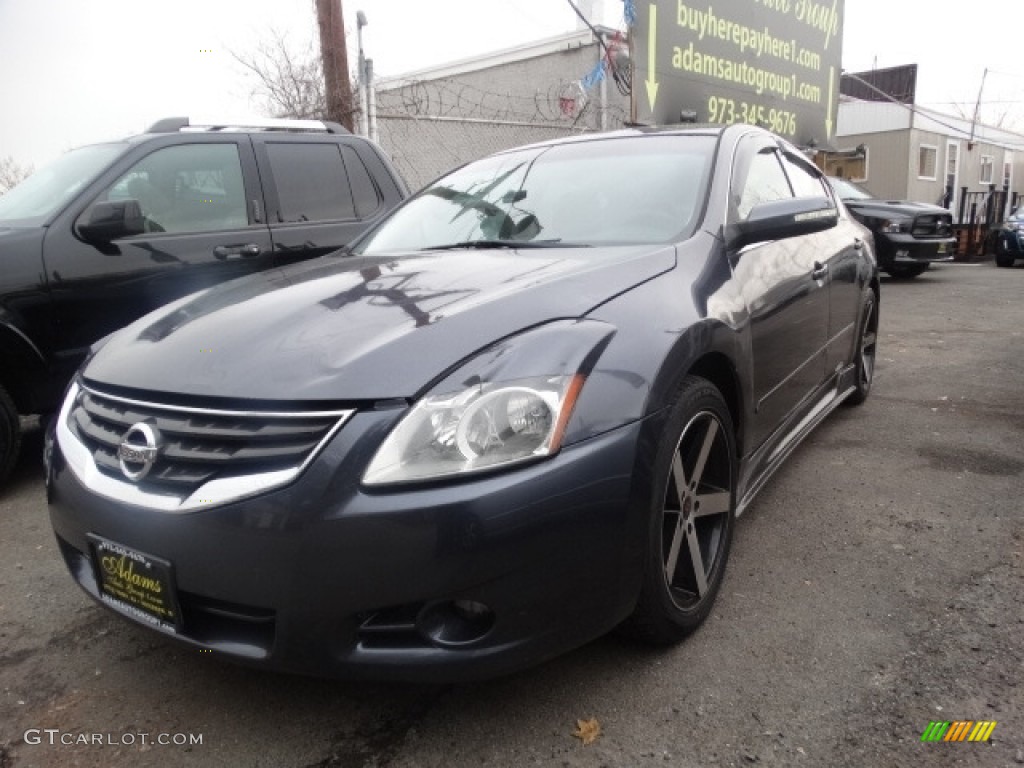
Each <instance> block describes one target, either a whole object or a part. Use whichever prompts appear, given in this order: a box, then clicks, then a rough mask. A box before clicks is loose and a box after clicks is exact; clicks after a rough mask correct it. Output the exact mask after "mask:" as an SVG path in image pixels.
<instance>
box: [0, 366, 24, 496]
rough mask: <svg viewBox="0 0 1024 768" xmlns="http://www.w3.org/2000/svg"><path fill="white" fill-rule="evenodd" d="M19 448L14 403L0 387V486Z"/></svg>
mask: <svg viewBox="0 0 1024 768" xmlns="http://www.w3.org/2000/svg"><path fill="white" fill-rule="evenodd" d="M20 447H21V421H20V420H19V418H18V409H17V408H15V407H14V401H13V400H11V397H10V395H8V394H7V390H5V389H4V388H3V387H2V386H0V486H2V485H3V484H4V481H6V480H7V476H8V475H10V473H11V470H12V469H13V468H14V463H15V462H16V461H17V460H18V450H19V449H20Z"/></svg>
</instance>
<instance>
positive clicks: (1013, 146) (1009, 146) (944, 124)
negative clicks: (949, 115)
mask: <svg viewBox="0 0 1024 768" xmlns="http://www.w3.org/2000/svg"><path fill="white" fill-rule="evenodd" d="M842 74H843V77H848V78H850V79H851V80H856V81H857V82H858V83H861V84H862V85H865V86H867V87H868V88H869V89H870V90H872V91H874V92H875V93H877V94H878V95H879V96H881V97H883V98H884V99H885V100H886V101H890V102H892V103H893V104H898V105H899V106H901V107H903V108H904V109H906V110H908V111H909V112H910V113H911V114H914V115H920V116H921V117H922V118H925V119H927V120H931V121H932V122H933V123H935V124H936V125H941V126H942V127H943V128H946V129H948V130H950V131H953V132H954V133H956V134H959V135H961V136H963V137H964V138H970V135H971V134H970V133H969V132H968V131H965V130H964V129H963V128H959V127H957V126H955V125H952V124H950V123H947V122H945V121H943V120H940V119H939V118H938V117H936V116H935V115H934V114H933V113H931V112H922V111H921V110H919V109H918V108H917V107H916V106H915V105H914V104H905V103H904V102H902V101H900V100H899V99H895V98H893V97H892V96H891V95H889V94H888V93H886V92H885V91H883V90H882V89H881V88H878V87H876V86H875V85H874V84H873V83H869V82H868V81H867V80H865V79H864V78H863V77H858V76H857V75H855V74H853V73H852V72H845V71H844V72H843V73H842ZM965 119H966V118H965ZM985 127H987V128H994V127H995V126H985ZM996 130H999V131H1003V132H1004V133H1011V131H1007V130H1006V129H1004V128H996ZM1022 140H1024V137H1022ZM991 143H993V144H996V143H997V144H998V145H999V146H1001V147H1003V148H1005V149H1013V150H1018V149H1021V150H1024V143H1020V144H1016V143H1014V142H1009V141H999V142H991Z"/></svg>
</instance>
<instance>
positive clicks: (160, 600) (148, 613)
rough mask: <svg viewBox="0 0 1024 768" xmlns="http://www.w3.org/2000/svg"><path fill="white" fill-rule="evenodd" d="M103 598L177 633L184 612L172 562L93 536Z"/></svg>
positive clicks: (141, 618) (142, 618) (95, 567)
mask: <svg viewBox="0 0 1024 768" xmlns="http://www.w3.org/2000/svg"><path fill="white" fill-rule="evenodd" d="M89 540H90V541H91V543H92V557H93V567H94V569H95V571H96V583H97V584H98V585H99V590H100V597H101V598H102V599H103V600H104V601H105V602H108V603H111V604H112V605H114V606H116V607H118V608H120V609H121V610H122V611H125V612H126V613H129V614H131V615H132V616H135V617H136V618H138V619H140V620H142V621H145V622H148V623H150V624H154V625H156V626H158V627H161V628H162V629H166V630H170V631H172V632H175V631H177V630H178V629H179V628H180V626H181V610H180V608H179V607H178V599H177V595H176V593H175V588H174V569H173V568H172V567H171V564H170V562H168V561H167V560H161V559H160V558H159V557H153V556H152V555H147V554H145V553H143V552H139V551H138V550H135V549H132V548H131V547H126V546H124V545H122V544H118V543H116V542H113V541H109V540H108V539H104V538H101V537H99V536H90V537H89Z"/></svg>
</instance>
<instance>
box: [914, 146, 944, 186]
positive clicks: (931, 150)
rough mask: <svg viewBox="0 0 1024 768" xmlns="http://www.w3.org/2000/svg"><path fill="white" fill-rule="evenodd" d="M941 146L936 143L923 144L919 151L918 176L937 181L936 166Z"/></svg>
mask: <svg viewBox="0 0 1024 768" xmlns="http://www.w3.org/2000/svg"><path fill="white" fill-rule="evenodd" d="M938 156H939V148H938V147H936V146H935V145H934V144H922V145H921V146H920V148H919V149H918V153H917V178H919V179H928V180H929V181H935V166H936V164H937V162H938Z"/></svg>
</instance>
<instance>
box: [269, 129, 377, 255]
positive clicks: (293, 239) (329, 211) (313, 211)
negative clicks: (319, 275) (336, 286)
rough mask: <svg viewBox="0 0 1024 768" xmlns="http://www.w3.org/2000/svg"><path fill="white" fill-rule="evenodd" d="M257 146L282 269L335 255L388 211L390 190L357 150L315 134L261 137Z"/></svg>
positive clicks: (272, 228) (333, 139)
mask: <svg viewBox="0 0 1024 768" xmlns="http://www.w3.org/2000/svg"><path fill="white" fill-rule="evenodd" d="M253 141H254V146H255V149H256V157H257V160H258V162H259V167H260V175H261V177H262V178H263V179H264V180H265V181H266V192H267V221H268V223H269V225H270V232H271V237H272V238H273V241H274V255H275V263H276V264H278V265H284V264H290V263H293V262H295V261H300V260H302V259H309V258H312V257H314V256H320V255H322V254H325V253H329V252H331V251H334V250H336V249H338V248H340V247H341V246H343V245H346V244H348V243H350V242H351V241H352V240H353V239H355V237H356V236H357V235H358V234H360V233H361V232H362V231H363V230H364V229H365V228H366V226H367V224H368V222H369V221H371V220H373V219H374V218H375V217H377V216H379V215H380V214H382V213H383V212H384V210H385V203H384V199H385V198H384V196H385V193H388V192H390V190H383V191H382V190H381V189H380V188H379V186H378V185H377V184H376V183H375V181H374V179H373V177H372V176H371V174H370V172H369V171H368V170H367V167H366V163H365V162H364V160H363V158H362V157H361V156H360V154H359V152H358V151H357V150H356V148H355V147H354V146H353V145H351V144H348V143H346V142H344V141H339V140H338V138H337V137H335V136H318V135H315V134H298V135H287V134H268V135H257V136H254V138H253ZM396 189H397V188H396ZM391 197H394V194H393V193H392V194H391Z"/></svg>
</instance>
